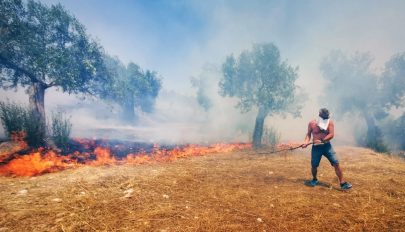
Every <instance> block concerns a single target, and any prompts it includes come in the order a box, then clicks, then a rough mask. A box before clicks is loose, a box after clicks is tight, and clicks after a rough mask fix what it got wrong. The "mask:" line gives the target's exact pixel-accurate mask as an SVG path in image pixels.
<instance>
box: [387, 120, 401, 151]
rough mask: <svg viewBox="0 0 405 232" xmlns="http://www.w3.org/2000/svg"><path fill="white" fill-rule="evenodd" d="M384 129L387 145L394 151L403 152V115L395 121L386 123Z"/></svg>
mask: <svg viewBox="0 0 405 232" xmlns="http://www.w3.org/2000/svg"><path fill="white" fill-rule="evenodd" d="M384 129H385V130H384V134H386V137H387V139H388V143H389V144H390V145H391V146H392V147H393V148H394V149H396V150H402V151H405V139H404V138H405V113H404V114H402V116H401V117H399V118H397V119H395V120H392V119H391V120H389V121H387V122H386V124H385V125H384Z"/></svg>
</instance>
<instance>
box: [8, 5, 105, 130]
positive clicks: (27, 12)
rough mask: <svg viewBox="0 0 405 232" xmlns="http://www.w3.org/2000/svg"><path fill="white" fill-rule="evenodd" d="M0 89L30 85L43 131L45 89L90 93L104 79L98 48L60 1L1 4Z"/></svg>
mask: <svg viewBox="0 0 405 232" xmlns="http://www.w3.org/2000/svg"><path fill="white" fill-rule="evenodd" d="M0 41H1V42H0V87H2V88H3V89H9V88H16V87H17V86H22V87H28V89H27V93H28V95H29V104H30V108H31V110H32V112H33V114H34V115H35V116H36V117H37V118H38V123H39V124H40V125H42V130H43V131H45V124H46V122H45V109H44V98H45V90H46V89H48V88H51V87H54V86H55V87H58V88H59V89H60V90H62V91H63V92H68V93H69V94H70V93H92V92H93V87H94V86H97V85H96V84H95V83H97V82H98V81H102V80H103V79H105V78H108V77H107V75H105V74H106V73H105V67H104V65H103V60H102V49H101V47H100V46H99V45H98V44H97V43H96V42H95V41H93V40H91V39H90V38H89V36H88V35H87V34H86V32H85V28H84V26H83V25H82V24H80V23H79V21H78V20H77V19H76V18H75V17H74V16H72V15H70V14H69V13H68V12H67V11H66V10H65V9H64V8H63V7H62V6H61V5H60V4H57V5H52V6H50V7H49V6H46V5H44V4H42V3H40V2H37V1H34V0H28V1H21V0H3V1H1V2H0Z"/></svg>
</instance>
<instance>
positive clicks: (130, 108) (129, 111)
mask: <svg viewBox="0 0 405 232" xmlns="http://www.w3.org/2000/svg"><path fill="white" fill-rule="evenodd" d="M122 119H123V120H124V121H125V122H128V123H134V122H135V103H134V102H133V101H130V102H125V103H124V104H123V105H122Z"/></svg>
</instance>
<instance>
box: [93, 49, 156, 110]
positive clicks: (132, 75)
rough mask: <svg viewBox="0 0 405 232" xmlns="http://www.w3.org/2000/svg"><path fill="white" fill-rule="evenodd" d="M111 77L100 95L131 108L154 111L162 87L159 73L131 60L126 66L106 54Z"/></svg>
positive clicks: (105, 57) (106, 62)
mask: <svg viewBox="0 0 405 232" xmlns="http://www.w3.org/2000/svg"><path fill="white" fill-rule="evenodd" d="M104 60H105V64H106V66H107V70H108V72H109V73H110V75H111V77H112V78H111V79H110V81H108V82H105V85H104V87H103V88H102V91H101V92H100V94H99V95H100V96H101V97H102V98H104V99H107V100H112V101H114V102H117V103H119V104H122V105H126V106H129V107H130V108H131V109H130V110H132V111H133V110H134V108H136V107H139V108H140V109H141V110H142V111H144V112H152V111H153V109H154V104H155V99H156V97H157V96H158V94H159V91H160V89H161V87H162V84H161V79H160V78H158V77H157V73H156V72H153V71H149V70H146V71H145V70H142V69H141V67H139V66H138V65H137V64H135V63H132V62H130V63H129V64H128V66H125V65H124V64H123V63H122V62H121V61H120V60H119V59H118V58H114V57H110V56H108V55H105V56H104Z"/></svg>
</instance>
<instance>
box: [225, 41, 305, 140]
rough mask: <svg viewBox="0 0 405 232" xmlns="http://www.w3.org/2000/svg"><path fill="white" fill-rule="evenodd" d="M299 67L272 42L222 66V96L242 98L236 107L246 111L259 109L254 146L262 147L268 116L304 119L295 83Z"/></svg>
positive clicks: (242, 54) (231, 59)
mask: <svg viewBox="0 0 405 232" xmlns="http://www.w3.org/2000/svg"><path fill="white" fill-rule="evenodd" d="M297 71H298V67H292V66H291V65H289V64H288V62H287V61H283V60H282V59H281V56H280V51H279V49H278V48H277V47H276V46H275V45H274V44H272V43H266V44H255V45H253V48H252V50H245V51H243V52H242V53H241V54H240V55H239V57H237V58H235V57H234V56H233V55H230V56H228V57H227V58H226V60H225V62H224V63H223V65H222V72H223V77H222V79H221V80H220V83H219V87H220V94H221V95H222V96H229V97H236V98H238V99H239V101H238V104H237V105H236V107H238V108H240V109H241V111H242V112H247V111H250V110H252V109H257V110H258V113H257V116H256V121H255V127H254V131H253V145H254V147H259V146H261V140H262V135H263V126H264V120H265V118H266V117H267V116H271V115H276V114H281V115H286V114H288V113H290V114H292V115H293V116H300V111H301V108H302V107H301V101H300V99H299V97H298V96H299V95H298V93H299V92H298V87H297V86H296V84H295V81H296V80H297V78H298V74H297Z"/></svg>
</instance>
